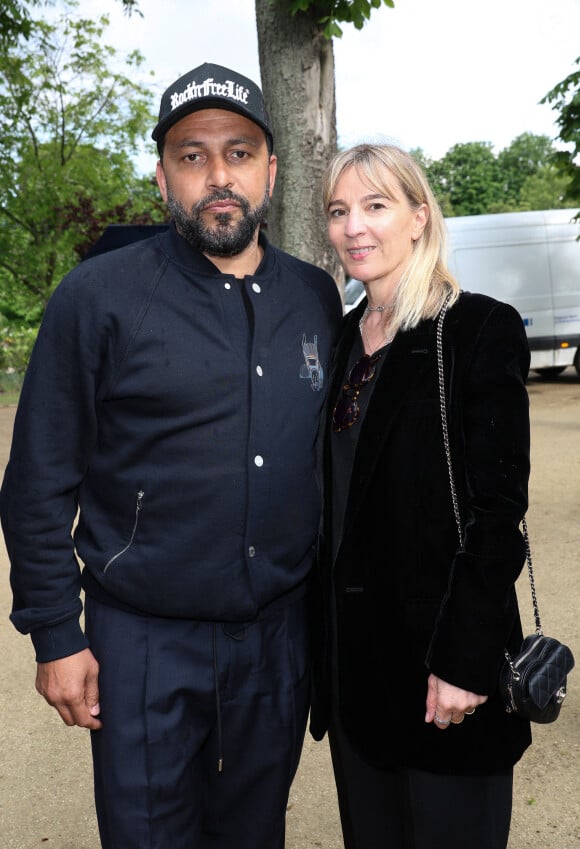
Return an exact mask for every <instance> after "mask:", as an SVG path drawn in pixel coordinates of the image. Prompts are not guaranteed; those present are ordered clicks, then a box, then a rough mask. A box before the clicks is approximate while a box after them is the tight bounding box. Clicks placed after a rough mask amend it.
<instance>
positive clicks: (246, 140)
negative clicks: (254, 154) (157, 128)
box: [177, 136, 262, 149]
mask: <svg viewBox="0 0 580 849" xmlns="http://www.w3.org/2000/svg"><path fill="white" fill-rule="evenodd" d="M261 143H262V142H261V140H260V141H258V140H256V139H254V138H252V137H251V136H235V137H233V138H231V139H227V141H226V142H225V145H224V147H235V146H236V145H237V144H246V145H248V146H250V147H255V148H258V147H260V145H261ZM177 147H178V148H180V149H181V148H184V147H201V148H203V149H207V148H208V147H209V145H208V143H207V142H205V141H201V140H198V139H182V140H181V141H180V142H179V144H178V145H177Z"/></svg>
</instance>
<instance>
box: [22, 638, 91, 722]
mask: <svg viewBox="0 0 580 849" xmlns="http://www.w3.org/2000/svg"><path fill="white" fill-rule="evenodd" d="M36 689H37V690H38V692H39V693H40V695H41V696H44V698H45V699H46V701H47V702H48V703H49V705H52V707H54V708H56V709H57V711H58V712H59V714H60V716H61V718H62V721H63V722H64V723H66V725H80V726H81V728H92V729H94V730H96V729H98V728H101V727H102V722H101V721H100V719H98V718H97V717H98V715H99V713H100V711H101V709H100V707H99V664H98V663H97V661H96V660H95V658H94V656H93V653H92V652H91V650H90V649H84V650H83V651H81V652H78V653H77V654H72V655H70V657H62V658H60V659H59V660H51V661H49V662H48V663H39V664H38V665H37V672H36Z"/></svg>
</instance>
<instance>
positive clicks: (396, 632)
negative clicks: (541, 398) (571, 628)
mask: <svg viewBox="0 0 580 849" xmlns="http://www.w3.org/2000/svg"><path fill="white" fill-rule="evenodd" d="M363 309H364V304H363V305H361V306H360V307H359V308H358V309H356V310H354V311H353V312H351V313H350V314H349V315H348V316H347V317H346V319H345V322H344V325H343V329H342V333H341V336H340V339H339V342H338V345H337V349H336V354H335V359H334V366H333V371H332V374H331V382H330V386H329V393H328V415H327V419H328V423H329V424H328V427H330V426H331V425H330V414H329V411H330V410H331V409H332V406H333V405H334V403H335V400H336V398H337V396H338V394H339V390H340V387H341V382H342V380H343V376H344V373H345V369H346V365H347V362H348V356H349V352H350V350H351V347H352V344H353V340H354V337H355V334H356V333H357V332H358V320H359V318H360V316H361V314H362V311H363ZM443 348H444V363H445V380H446V389H447V407H448V424H449V430H450V440H451V450H452V456H453V463H454V471H455V479H456V485H457V489H458V494H459V499H460V510H461V516H462V525H463V528H464V536H465V545H464V550H463V551H459V550H458V549H459V544H458V534H457V528H456V525H455V520H454V514H453V505H452V501H451V495H450V489H449V478H448V471H447V464H446V459H445V453H444V448H443V439H442V430H441V415H440V408H439V391H438V380H437V361H436V357H437V353H436V321H424V322H422V323H421V324H420V325H419V326H418V327H417V328H415V329H414V330H412V331H408V332H400V333H399V334H398V335H397V336H396V338H395V340H394V341H393V343H392V345H391V348H390V350H389V352H388V355H387V357H386V359H385V361H384V363H383V365H382V368H381V370H380V373H379V374H378V376H377V378H375V380H376V385H375V386H374V391H373V394H372V397H371V399H370V403H369V406H368V409H367V413H366V416H365V418H364V420H363V422H362V424H355V425H354V426H355V427H357V426H360V435H359V440H358V446H357V450H356V454H355V458H354V464H353V469H352V476H351V481H350V488H349V493H348V498H347V503H346V513H345V517H344V524H343V533H342V539H341V542H340V545H339V547H338V551H337V554H336V558H335V560H334V563H333V562H331V556H330V554H329V552H328V550H327V549H326V546H325V543H324V534H323V539H322V543H321V558H320V579H321V587H322V588H323V590H324V598H325V601H326V604H325V616H324V617H320V620H321V621H324V622H325V623H326V624H325V626H324V627H323V626H322V625H321V626H320V627H319V629H318V638H319V639H318V649H317V651H316V660H315V664H314V668H315V675H314V700H313V707H312V712H311V732H312V734H313V736H314V737H315V738H316V739H320V738H321V737H322V736H323V735H324V733H325V731H326V729H327V727H328V722H329V716H330V704H331V698H333V699H334V700H335V704H337V709H338V712H339V715H340V719H341V722H342V724H343V726H344V729H345V730H346V732H347V734H348V736H349V738H350V740H351V742H352V743H353V744H354V745H355V746H356V747H357V748H358V750H359V751H360V753H361V754H362V755H363V756H364V757H365V758H366V759H367V760H368V761H369V762H371V763H374V764H377V765H379V766H382V767H385V768H394V767H397V766H403V767H404V766H407V767H414V768H418V769H424V770H428V771H432V772H440V773H455V774H470V773H472V774H478V773H479V774H482V773H483V774H485V773H494V772H496V771H500V770H502V769H506V768H508V767H510V766H511V765H512V764H514V763H515V762H516V761H517V760H518V759H519V758H520V757H521V755H522V753H523V751H524V750H525V749H526V747H527V746H528V745H529V743H530V742H531V736H530V728H529V724H528V723H527V722H524V721H522V720H521V719H519V718H515V717H513V716H509V715H508V714H506V713H505V711H504V709H503V706H502V705H501V704H500V702H499V699H498V698H497V694H496V687H497V679H498V672H499V669H500V666H501V663H502V661H503V652H504V647H508V648H509V649H517V648H519V645H520V643H521V639H522V631H521V625H520V619H519V613H518V607H517V600H516V594H515V589H514V582H515V580H516V578H517V577H518V575H519V573H520V571H521V569H522V566H523V564H524V562H525V548H524V542H523V539H522V535H521V533H520V530H519V524H520V521H521V518H522V516H523V515H524V513H525V511H526V507H527V484H528V477H529V404H528V397H527V392H526V388H525V381H526V377H527V373H528V368H529V349H528V343H527V339H526V335H525V331H524V327H523V323H522V320H521V318H520V316H519V314H518V313H517V312H516V311H515V310H514V309H513V308H512V307H510V306H508V305H506V304H503V303H500V302H498V301H495V300H493V299H491V298H488V297H486V296H483V295H472V294H467V293H463V294H462V295H461V296H460V298H459V300H458V302H457V303H456V304H455V305H454V306H453V308H452V309H451V310H449V312H448V314H447V316H446V318H445V323H444V330H443ZM328 443H329V430H328V429H327V432H326V437H325V448H324V453H325V459H324V477H325V493H326V494H327V496H328V494H329V493H331V492H332V486H331V483H330V482H331V475H332V468H331V462H330V451H329V444H328ZM324 510H325V522H326V526H327V527H330V525H329V522H330V517H331V515H332V513H331V511H332V504H331V503H330V498H329V497H325V508H324ZM328 548H330V546H329V547H328ZM332 600H334V603H335V610H334V613H332V612H331V605H332ZM332 621H335V625H336V646H337V664H338V676H337V678H338V686H337V692H335V693H334V694H333V695H332V697H331V687H330V683H329V682H330V680H331V677H332V676H331V674H330V663H331V651H330V645H331V643H332V637H330V636H329V632H330V630H331V629H329V627H328V623H329V622H332ZM430 671H431V672H433V673H435V674H436V675H437V676H439V677H440V678H442V679H443V680H445V681H448V682H450V683H452V684H455V685H456V686H459V687H462V688H464V689H466V690H470V691H472V692H475V693H479V694H485V695H488V696H489V700H488V702H486V703H485V704H484V705H482V706H480V707H479V708H478V709H477V710H476V711H475V713H474V714H473V715H472V716H467V717H466V718H465V721H464V722H463V723H462V724H460V725H452V726H450V728H448V729H447V730H446V731H440V730H439V729H437V728H436V727H435V726H434V725H433V724H426V723H425V721H424V716H425V700H426V694H427V678H428V675H429V672H430Z"/></svg>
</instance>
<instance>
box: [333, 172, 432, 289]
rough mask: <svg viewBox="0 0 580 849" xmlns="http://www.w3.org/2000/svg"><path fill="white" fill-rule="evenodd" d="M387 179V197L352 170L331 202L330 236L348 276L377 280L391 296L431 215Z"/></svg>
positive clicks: (424, 207) (345, 174)
mask: <svg viewBox="0 0 580 849" xmlns="http://www.w3.org/2000/svg"><path fill="white" fill-rule="evenodd" d="M387 178H388V179H387V181H386V182H387V185H388V186H389V187H390V190H389V193H388V194H382V193H381V192H379V191H378V190H377V189H375V188H373V187H372V186H371V185H370V183H369V182H367V181H365V180H363V179H361V177H360V176H359V172H358V170H357V168H356V166H351V167H350V168H348V169H347V170H346V171H344V172H343V174H342V176H341V177H340V179H339V180H338V182H337V184H336V188H335V191H334V194H333V196H332V197H331V199H330V202H329V204H328V236H329V238H330V241H331V242H332V245H333V247H334V249H335V251H336V253H337V255H338V258H339V260H340V262H341V263H342V266H343V268H344V270H345V272H346V274H347V275H349V276H350V277H354V278H356V279H357V280H361V281H362V282H363V283H364V284H365V285H366V284H369V283H375V282H376V283H377V284H379V286H380V289H381V290H382V291H383V294H384V295H385V297H388V296H390V295H391V294H392V292H393V290H394V287H395V286H396V284H397V283H398V281H399V280H400V278H401V275H402V274H403V272H404V271H405V269H406V268H407V266H408V264H409V262H410V259H411V255H412V253H413V243H414V242H415V240H416V239H418V238H419V236H420V235H421V233H422V232H423V230H424V228H425V224H426V222H427V216H428V211H427V206H426V205H425V204H422V205H421V206H420V207H419V209H417V210H414V209H412V208H411V206H410V205H409V201H408V200H407V198H406V196H405V194H404V192H403V189H402V188H401V185H400V183H399V181H398V179H396V178H395V177H394V176H393V175H392V174H388V175H387ZM381 284H384V286H383V285H381Z"/></svg>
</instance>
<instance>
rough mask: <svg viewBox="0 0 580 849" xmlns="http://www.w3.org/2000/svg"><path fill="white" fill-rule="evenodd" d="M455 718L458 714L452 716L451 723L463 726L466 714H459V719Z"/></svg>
mask: <svg viewBox="0 0 580 849" xmlns="http://www.w3.org/2000/svg"><path fill="white" fill-rule="evenodd" d="M455 716H456V714H454V713H452V714H451V722H452V723H453V725H461V723H462V722H463V719H464V714H462V713H460V714H457V717H458V718H457V719H455V718H454V717H455Z"/></svg>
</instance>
